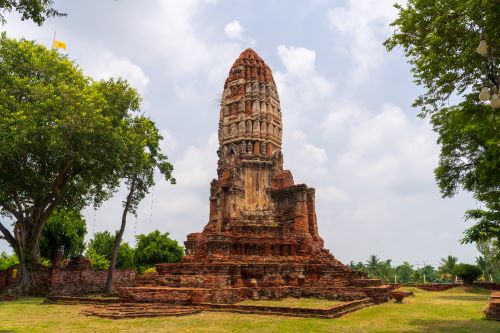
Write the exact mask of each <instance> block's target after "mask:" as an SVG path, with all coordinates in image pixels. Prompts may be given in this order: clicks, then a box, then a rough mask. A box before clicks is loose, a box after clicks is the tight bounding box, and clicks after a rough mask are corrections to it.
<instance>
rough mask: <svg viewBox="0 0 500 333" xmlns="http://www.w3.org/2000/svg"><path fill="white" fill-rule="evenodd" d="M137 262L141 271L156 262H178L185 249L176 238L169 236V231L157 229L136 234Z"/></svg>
mask: <svg viewBox="0 0 500 333" xmlns="http://www.w3.org/2000/svg"><path fill="white" fill-rule="evenodd" d="M136 239H137V245H136V248H135V263H136V266H137V267H138V269H139V271H140V272H143V271H144V270H145V269H147V268H149V267H152V266H153V265H154V264H158V263H166V262H178V261H180V260H181V259H182V256H183V255H184V250H183V248H182V247H181V246H179V244H178V243H177V241H176V240H173V239H171V238H170V237H169V233H168V232H167V233H164V234H162V233H160V231H159V230H155V231H153V232H151V233H149V234H147V235H144V234H140V235H137V236H136Z"/></svg>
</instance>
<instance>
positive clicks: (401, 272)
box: [396, 261, 413, 284]
mask: <svg viewBox="0 0 500 333" xmlns="http://www.w3.org/2000/svg"><path fill="white" fill-rule="evenodd" d="M396 275H397V277H398V282H400V283H403V284H405V283H410V281H411V278H412V276H413V266H412V265H410V264H409V263H408V262H406V261H405V262H404V263H402V264H401V265H399V266H397V267H396Z"/></svg>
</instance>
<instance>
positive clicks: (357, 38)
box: [0, 0, 478, 267]
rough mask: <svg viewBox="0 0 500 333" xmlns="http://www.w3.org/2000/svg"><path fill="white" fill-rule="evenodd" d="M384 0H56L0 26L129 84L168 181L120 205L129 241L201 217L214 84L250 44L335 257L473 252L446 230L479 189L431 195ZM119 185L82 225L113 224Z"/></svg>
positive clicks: (429, 170)
mask: <svg viewBox="0 0 500 333" xmlns="http://www.w3.org/2000/svg"><path fill="white" fill-rule="evenodd" d="M393 1H394V0H346V1H340V0H339V1H336V0H330V1H323V0H315V1H305V0H304V1H298V0H297V1H291V0H281V1H280V0H274V1H263V0H262V1H255V0H240V1H230V0H182V1H181V0H179V1H173V0H172V1H162V0H149V1H140V2H139V1H132V0H116V1H112V0H85V1H83V0H80V1H76V0H74V1H61V0H57V1H55V5H54V7H55V8H57V9H58V10H60V11H62V12H65V13H67V14H68V16H66V17H60V18H51V19H49V20H47V21H46V22H45V23H44V24H43V26H42V27H38V26H37V25H36V24H34V23H31V22H22V21H21V20H20V17H19V15H17V14H7V15H6V19H7V24H5V25H3V26H0V31H6V32H7V35H8V36H9V37H12V38H21V37H23V38H26V39H30V40H36V41H37V42H39V43H41V44H44V45H46V46H47V47H50V46H51V43H52V39H53V38H54V33H55V34H56V39H58V40H61V41H64V42H66V44H67V51H66V53H67V54H68V56H69V57H70V58H71V59H73V60H74V61H75V62H76V63H77V64H78V65H79V66H80V67H81V68H82V69H83V71H84V73H85V74H86V75H89V76H91V77H93V78H95V79H107V78H110V77H115V78H117V77H122V78H125V79H127V80H128V81H129V82H130V84H131V85H132V86H133V87H135V88H136V89H137V90H138V91H139V92H140V94H141V95H142V97H143V100H142V111H143V112H144V113H145V114H146V115H148V116H149V117H151V118H152V119H153V120H154V121H155V122H156V124H157V126H158V128H160V129H161V132H162V134H163V136H164V138H165V139H164V142H163V143H162V148H163V150H164V151H165V152H166V154H167V155H168V157H169V159H170V161H172V163H173V164H174V167H175V170H174V176H175V178H176V179H177V184H176V185H175V186H173V185H170V184H169V183H168V182H166V181H162V180H161V179H160V178H158V180H157V185H156V186H155V187H154V188H153V189H152V191H151V194H150V195H148V196H147V197H146V198H145V199H144V201H143V202H142V204H141V206H140V209H139V212H138V215H137V218H136V217H134V216H130V217H129V222H128V225H127V229H126V231H125V235H124V238H125V240H126V241H128V242H129V243H131V244H134V243H135V238H134V236H135V235H137V234H139V233H147V232H150V231H153V230H155V229H159V230H160V231H162V232H169V233H170V234H171V236H172V237H173V238H175V239H176V240H178V241H179V242H180V243H181V244H182V243H183V242H184V240H185V238H186V235H187V234H189V233H191V232H199V231H201V230H202V229H203V227H204V226H205V224H206V223H207V222H208V214H209V200H208V198H209V184H210V181H211V180H212V179H213V178H215V177H216V167H217V165H216V161H217V155H216V150H217V146H218V141H217V126H218V116H219V100H220V96H221V94H222V89H223V84H224V81H225V79H226V77H227V74H228V71H229V69H230V67H231V65H232V63H233V62H234V61H235V60H236V58H237V57H238V56H239V54H240V53H241V52H242V51H243V50H245V49H246V48H247V47H251V48H253V49H254V50H255V51H256V52H257V53H258V54H259V55H260V56H261V57H262V58H263V59H264V61H265V62H266V63H267V64H268V65H269V66H270V67H271V69H272V71H273V75H274V79H275V81H276V84H277V87H278V92H279V95H280V100H281V108H282V115H283V154H284V160H285V163H284V167H285V168H286V169H289V170H291V171H292V173H293V175H294V179H295V183H297V184H300V183H305V184H307V185H308V186H310V187H314V188H316V205H317V207H316V213H317V217H318V228H319V232H320V235H321V236H322V238H323V239H324V241H325V247H327V248H329V249H330V250H331V251H332V253H333V254H334V255H335V256H336V257H337V258H338V259H340V260H341V261H343V262H345V263H348V262H349V261H351V260H352V261H366V259H367V257H368V256H369V255H371V254H376V255H378V256H379V257H381V258H382V259H389V258H390V259H392V260H393V263H394V264H400V263H402V262H404V261H408V262H410V263H411V264H413V265H415V266H417V267H421V266H422V265H424V264H431V265H435V266H437V265H438V264H439V261H440V258H443V257H446V256H447V255H454V256H458V257H459V259H460V261H462V262H469V263H472V262H474V260H475V257H476V256H478V252H477V251H476V249H475V247H474V246H473V245H461V244H460V242H459V240H460V239H461V238H462V236H463V234H462V233H463V231H464V230H465V229H466V228H467V227H469V226H470V222H465V221H464V218H463V216H464V211H465V210H466V209H469V208H474V207H476V206H477V203H476V201H475V200H474V199H472V197H471V196H470V195H469V194H467V193H462V194H459V195H458V196H456V197H454V198H452V199H443V198H441V196H440V193H439V189H438V187H437V185H436V182H435V180H434V175H433V170H434V168H435V167H436V165H437V162H438V159H439V146H438V145H437V143H436V135H435V133H434V132H433V131H432V128H431V127H430V125H429V123H428V120H427V119H421V118H418V117H417V114H418V112H419V110H416V109H414V108H412V107H411V104H412V101H413V100H414V99H415V98H416V97H417V96H418V94H419V93H420V92H421V91H422V90H421V88H420V87H418V86H416V85H415V84H414V83H413V79H412V76H411V73H410V67H409V65H408V64H406V61H405V59H404V57H403V55H402V53H401V50H395V51H393V52H391V53H388V52H387V51H386V50H385V48H384V47H383V45H382V42H383V41H384V40H385V39H386V38H387V37H388V36H390V34H391V32H392V31H393V28H392V27H390V26H389V24H390V22H392V21H393V19H394V18H395V16H396V10H395V9H394V8H393V6H392V4H393ZM124 197H125V192H124V190H123V189H122V190H120V191H118V192H117V193H116V195H115V196H114V197H113V198H112V199H111V200H109V201H108V202H106V203H105V204H103V205H102V206H101V207H100V208H99V209H97V210H94V209H92V208H87V209H85V211H84V215H85V217H86V219H87V229H88V232H89V234H88V235H87V238H89V237H91V236H92V234H93V233H94V232H96V231H103V230H110V231H111V232H114V230H116V229H118V228H119V225H120V221H121V220H120V219H121V210H122V206H121V205H122V204H121V202H122V200H123V199H124ZM3 222H5V223H7V224H8V223H9V222H8V221H6V220H5V219H4V221H3ZM2 250H7V251H8V245H7V243H6V242H5V241H4V240H0V251H2Z"/></svg>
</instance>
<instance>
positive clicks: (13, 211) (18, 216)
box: [0, 202, 22, 220]
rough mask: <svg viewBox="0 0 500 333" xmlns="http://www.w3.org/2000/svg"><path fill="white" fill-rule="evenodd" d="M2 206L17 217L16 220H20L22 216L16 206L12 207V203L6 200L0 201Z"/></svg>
mask: <svg viewBox="0 0 500 333" xmlns="http://www.w3.org/2000/svg"><path fill="white" fill-rule="evenodd" d="M0 206H1V207H2V208H3V209H5V210H6V211H8V212H9V213H11V214H12V215H13V216H14V217H15V218H16V220H19V219H20V217H22V216H20V215H19V214H18V213H17V212H16V209H15V208H14V207H12V206H11V205H9V204H7V203H5V202H0Z"/></svg>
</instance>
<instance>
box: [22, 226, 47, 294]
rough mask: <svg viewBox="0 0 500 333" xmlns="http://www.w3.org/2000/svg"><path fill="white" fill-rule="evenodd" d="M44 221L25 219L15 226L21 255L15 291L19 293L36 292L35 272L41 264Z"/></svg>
mask: <svg viewBox="0 0 500 333" xmlns="http://www.w3.org/2000/svg"><path fill="white" fill-rule="evenodd" d="M43 224H44V223H43V222H41V221H37V223H34V222H33V221H32V220H28V219H25V220H23V221H20V222H18V224H16V227H15V233H16V239H17V241H18V249H17V251H16V252H17V253H16V254H17V255H18V257H19V270H18V274H19V276H18V278H17V284H16V287H15V292H16V293H17V294H36V293H37V285H36V280H35V275H34V274H35V272H36V269H37V266H39V265H40V238H41V230H42V228H43Z"/></svg>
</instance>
